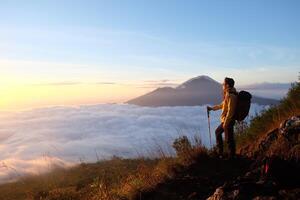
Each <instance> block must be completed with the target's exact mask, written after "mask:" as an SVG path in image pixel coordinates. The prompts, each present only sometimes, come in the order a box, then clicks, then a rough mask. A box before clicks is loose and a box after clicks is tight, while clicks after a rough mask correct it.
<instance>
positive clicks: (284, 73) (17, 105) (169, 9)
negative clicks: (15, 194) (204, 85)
mask: <svg viewBox="0 0 300 200" xmlns="http://www.w3.org/2000/svg"><path fill="white" fill-rule="evenodd" d="M299 10H300V1H297V0H295V1H291V0H264V1H261V0H257V1H256V0H251V1H248V0H247V1H246V0H224V1H221V0H216V1H213V0H207V1H204V0H203V1H202V0H195V1H193V0H188V1H184V0H181V1H175V0H148V1H147V0H136V1H128V0H107V1H101V0H98V1H87V0H86V1H77V0H72V1H66V0H65V1H63V0H52V1H37V0H36V1H29V0H28V1H21V0H20V1H13V0H7V1H2V0H0V25H1V29H0V30H1V31H0V74H1V79H0V90H1V97H0V110H6V109H7V110H17V109H24V108H30V107H40V106H46V105H62V104H63V105H66V104H67V105H70V104H71V105H73V104H75V105H77V104H90V103H107V102H123V101H126V100H128V99H130V98H132V97H135V96H138V95H141V94H143V93H145V92H147V91H150V90H152V89H153V88H155V87H157V86H163V85H170V86H172V85H174V84H178V83H180V82H182V81H184V80H186V79H189V78H192V77H194V76H198V75H203V74H205V75H209V76H211V77H212V78H214V79H216V80H218V81H222V79H223V77H224V76H232V77H234V78H235V79H236V81H237V82H238V83H239V84H240V85H245V84H251V83H257V82H291V81H295V80H297V75H298V73H297V72H298V71H300V67H299V66H300V23H299V22H300V12H299Z"/></svg>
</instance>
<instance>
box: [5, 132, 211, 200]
mask: <svg viewBox="0 0 300 200" xmlns="http://www.w3.org/2000/svg"><path fill="white" fill-rule="evenodd" d="M182 138H184V139H183V140H182ZM186 142H187V143H188V145H186ZM192 143H193V144H191V142H190V141H189V140H188V139H187V138H186V137H180V138H178V140H177V147H178V148H179V149H180V151H177V156H168V154H167V153H164V152H160V156H159V158H152V159H146V158H137V159H122V158H118V157H113V158H112V159H111V160H106V161H99V162H97V163H93V164H84V163H82V164H80V165H78V166H76V167H72V168H69V169H62V168H57V169H55V170H54V171H52V172H50V173H46V174H41V175H37V176H28V177H24V178H22V180H19V181H17V182H14V183H7V184H3V185H1V186H0V199H5V200H24V199H28V200H37V199H38V200H77V199H78V200H118V199H128V200H130V199H136V198H137V197H138V196H139V194H141V193H142V192H146V191H150V190H152V189H154V188H155V186H157V185H158V184H159V183H161V182H163V181H165V180H166V179H170V178H172V177H173V175H174V174H175V173H176V172H177V171H178V170H181V169H182V168H184V167H187V166H188V165H190V164H191V163H193V162H194V161H195V160H196V159H197V158H198V157H199V156H200V155H207V154H208V150H207V149H206V148H205V147H203V146H202V145H201V142H200V140H199V139H197V138H195V139H194V141H193V142H192ZM162 149H163V148H161V147H160V148H158V151H162Z"/></svg>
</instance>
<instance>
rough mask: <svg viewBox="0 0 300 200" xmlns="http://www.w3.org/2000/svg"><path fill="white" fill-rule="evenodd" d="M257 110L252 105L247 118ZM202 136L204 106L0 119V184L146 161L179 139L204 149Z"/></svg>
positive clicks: (39, 112) (59, 110) (95, 109)
mask: <svg viewBox="0 0 300 200" xmlns="http://www.w3.org/2000/svg"><path fill="white" fill-rule="evenodd" d="M261 109H263V107H262V106H258V105H253V106H252V109H251V115H254V114H255V113H257V112H260V111H261ZM218 118H219V112H214V113H212V117H211V124H212V130H214V128H215V127H216V126H217V125H218V123H219V119H218ZM207 130H208V127H207V116H206V109H205V107H204V106H201V107H200V106H196V107H183V106H182V107H158V108H149V107H139V106H133V105H126V104H102V105H91V106H80V107H49V108H41V109H34V110H31V111H23V112H18V113H0V151H1V154H0V160H1V163H0V182H3V181H9V180H11V179H13V178H16V177H17V176H20V175H22V174H26V173H41V172H44V171H47V170H49V169H51V166H52V165H53V164H55V165H59V166H70V165H72V164H74V163H78V162H80V161H85V162H92V161H96V160H97V159H101V158H107V157H110V156H112V155H118V156H124V157H135V156H139V155H151V154H153V153H155V150H156V148H157V145H160V146H162V147H166V149H165V150H166V151H170V149H171V148H170V146H169V145H170V144H171V142H172V141H173V139H174V138H176V137H178V136H179V135H182V134H185V135H188V136H189V137H193V136H195V135H198V136H199V137H200V138H201V139H202V141H203V143H204V144H205V145H208V144H209V135H208V131H207ZM213 135H214V134H213ZM214 141H215V138H214V136H213V142H214Z"/></svg>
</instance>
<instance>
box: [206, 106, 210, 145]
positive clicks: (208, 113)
mask: <svg viewBox="0 0 300 200" xmlns="http://www.w3.org/2000/svg"><path fill="white" fill-rule="evenodd" d="M207 119H208V132H209V145H210V148H211V131H210V117H209V110H208V107H207Z"/></svg>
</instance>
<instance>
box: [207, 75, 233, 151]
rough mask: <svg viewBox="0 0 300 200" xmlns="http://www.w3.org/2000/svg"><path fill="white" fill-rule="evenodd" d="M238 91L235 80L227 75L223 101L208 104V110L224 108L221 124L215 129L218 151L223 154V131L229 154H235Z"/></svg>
mask: <svg viewBox="0 0 300 200" xmlns="http://www.w3.org/2000/svg"><path fill="white" fill-rule="evenodd" d="M237 94H238V93H237V91H236V89H235V88H234V80H233V79H232V78H228V77H226V78H225V79H224V82H223V102H222V103H221V104H220V105H215V106H213V107H210V106H207V110H208V111H211V110H213V111H216V110H220V109H222V114H221V124H220V125H219V126H218V128H217V129H216V131H215V134H216V141H217V148H218V153H219V154H220V156H222V155H223V139H222V133H223V132H224V133H225V142H226V143H227V146H228V150H229V156H230V157H234V156H235V141H234V134H233V128H234V124H235V119H234V115H235V110H236V106H237Z"/></svg>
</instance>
